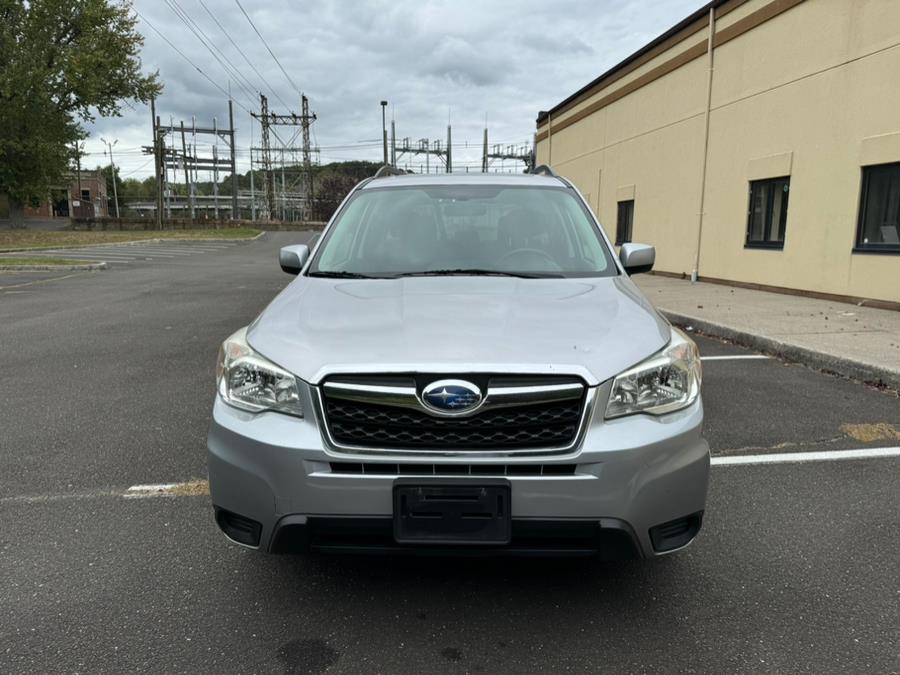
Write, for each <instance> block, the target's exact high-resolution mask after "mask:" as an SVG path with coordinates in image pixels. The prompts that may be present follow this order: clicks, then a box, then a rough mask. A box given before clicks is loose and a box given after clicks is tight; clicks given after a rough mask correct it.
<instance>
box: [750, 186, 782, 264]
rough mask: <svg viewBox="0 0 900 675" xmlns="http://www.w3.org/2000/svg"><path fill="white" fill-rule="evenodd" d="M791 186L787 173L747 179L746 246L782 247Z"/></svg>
mask: <svg viewBox="0 0 900 675" xmlns="http://www.w3.org/2000/svg"><path fill="white" fill-rule="evenodd" d="M790 187H791V178H790V176H785V177H783V178H767V179H766V180H754V181H750V208H749V209H748V210H747V242H746V246H747V247H749V248H784V228H785V224H786V222H787V209H788V193H789V192H790Z"/></svg>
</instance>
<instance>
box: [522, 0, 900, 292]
mask: <svg viewBox="0 0 900 675" xmlns="http://www.w3.org/2000/svg"><path fill="white" fill-rule="evenodd" d="M536 138H537V163H538V164H543V163H547V164H552V165H553V167H554V168H555V169H556V170H557V171H558V172H559V173H560V174H562V175H564V176H566V177H568V178H570V179H571V180H572V181H573V182H574V183H575V184H576V185H577V186H578V188H579V189H580V190H581V192H582V193H583V194H584V196H585V198H586V199H587V200H588V201H589V202H590V204H591V206H592V207H593V208H594V210H595V211H596V213H597V215H598V217H599V218H600V220H601V222H602V223H603V224H604V227H605V228H607V232H608V234H609V235H610V237H611V238H612V237H615V238H616V240H617V243H619V242H622V241H640V242H644V243H649V244H653V245H655V246H656V248H657V264H656V269H657V270H659V271H661V272H663V273H671V274H676V275H685V276H691V275H692V274H697V275H698V276H699V278H701V279H708V280H718V281H727V282H737V283H739V284H750V285H754V286H756V285H758V286H763V287H771V288H773V289H778V290H785V289H789V290H791V291H803V292H808V293H811V294H816V295H825V296H829V295H833V296H844V299H846V298H853V299H875V300H881V301H887V302H889V303H900V1H898V0H714V1H713V2H710V3H709V4H707V5H706V6H705V7H703V8H701V9H700V10H698V11H697V12H696V13H694V14H693V15H691V16H690V17H688V18H687V19H685V20H684V21H682V22H681V23H680V24H678V25H677V26H675V27H673V28H672V29H671V30H669V31H668V32H667V33H665V34H664V35H662V36H660V37H659V38H657V39H656V40H654V41H653V42H651V43H650V44H648V45H646V46H645V47H643V48H642V49H640V50H639V51H637V52H636V53H635V54H633V55H632V56H630V57H629V58H627V59H626V60H625V61H623V62H622V63H620V64H619V65H617V66H615V67H614V68H613V69H612V70H610V71H608V72H606V73H604V74H603V75H601V76H600V77H598V78H597V79H596V80H594V81H593V82H591V83H590V84H588V85H587V86H586V87H584V88H583V89H581V90H580V91H578V92H575V93H574V94H572V96H570V97H569V98H567V99H566V100H564V101H563V102H561V103H560V104H559V105H557V106H556V107H555V108H553V109H552V110H550V111H546V112H541V113H540V115H539V117H538V125H537V137H536Z"/></svg>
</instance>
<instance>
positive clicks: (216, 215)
mask: <svg viewBox="0 0 900 675" xmlns="http://www.w3.org/2000/svg"><path fill="white" fill-rule="evenodd" d="M213 131H214V132H215V137H214V142H213V146H212V155H213V217H214V218H215V219H216V220H218V219H219V123H218V121H217V120H216V118H215V117H213Z"/></svg>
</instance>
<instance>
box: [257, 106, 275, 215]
mask: <svg viewBox="0 0 900 675" xmlns="http://www.w3.org/2000/svg"><path fill="white" fill-rule="evenodd" d="M254 117H256V115H254ZM258 119H259V123H260V126H261V127H262V163H263V172H264V174H263V181H264V183H265V198H266V209H267V214H266V220H274V219H275V174H274V173H273V172H272V150H271V145H270V140H269V99H267V98H266V97H265V96H264V95H263V94H260V95H259V117H258Z"/></svg>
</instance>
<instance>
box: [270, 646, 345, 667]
mask: <svg viewBox="0 0 900 675" xmlns="http://www.w3.org/2000/svg"><path fill="white" fill-rule="evenodd" d="M278 660H279V661H281V662H282V663H283V664H284V672H285V673H286V675H301V674H306V673H324V672H325V671H326V670H328V668H329V667H331V666H333V665H334V664H335V663H336V662H337V660H338V653H337V652H336V651H335V650H334V649H333V648H332V647H329V646H328V644H327V643H326V642H325V641H324V640H319V639H312V640H292V641H291V642H286V643H285V644H283V645H282V646H281V648H280V649H279V650H278Z"/></svg>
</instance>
